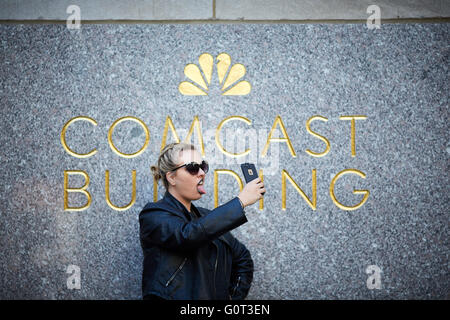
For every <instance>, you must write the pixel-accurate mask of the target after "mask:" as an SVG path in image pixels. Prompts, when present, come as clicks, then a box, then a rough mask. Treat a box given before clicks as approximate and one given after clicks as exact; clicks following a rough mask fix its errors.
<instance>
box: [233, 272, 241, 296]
mask: <svg viewBox="0 0 450 320" xmlns="http://www.w3.org/2000/svg"><path fill="white" fill-rule="evenodd" d="M240 281H241V276H239V277H238V281H237V283H236V286H235V287H234V289H233V293H232V294H231V295H232V296H234V294H235V293H236V289H237V287H238V286H239V282H240Z"/></svg>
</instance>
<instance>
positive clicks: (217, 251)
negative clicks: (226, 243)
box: [213, 242, 219, 298]
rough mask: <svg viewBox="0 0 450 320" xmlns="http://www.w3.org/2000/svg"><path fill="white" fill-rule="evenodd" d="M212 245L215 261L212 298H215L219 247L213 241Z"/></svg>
mask: <svg viewBox="0 0 450 320" xmlns="http://www.w3.org/2000/svg"><path fill="white" fill-rule="evenodd" d="M213 243H214V242H213ZM214 246H215V247H216V263H215V265H214V281H213V284H214V298H216V296H217V293H216V270H217V261H218V260H219V247H218V246H217V244H215V243H214Z"/></svg>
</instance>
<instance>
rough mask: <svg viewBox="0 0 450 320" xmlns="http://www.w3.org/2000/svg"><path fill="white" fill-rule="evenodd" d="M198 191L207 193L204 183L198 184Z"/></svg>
mask: <svg viewBox="0 0 450 320" xmlns="http://www.w3.org/2000/svg"><path fill="white" fill-rule="evenodd" d="M197 191H198V193H200V194H205V193H206V191H205V188H203V185H198V186H197Z"/></svg>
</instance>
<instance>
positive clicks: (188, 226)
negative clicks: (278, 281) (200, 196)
mask: <svg viewBox="0 0 450 320" xmlns="http://www.w3.org/2000/svg"><path fill="white" fill-rule="evenodd" d="M192 213H196V214H197V216H198V217H192V216H191V214H192ZM245 222H247V218H246V217H245V212H244V210H243V209H242V206H241V204H240V202H239V199H238V198H237V197H236V198H233V199H232V200H230V201H229V202H227V203H225V204H224V205H222V206H219V207H217V208H216V209H214V210H208V209H204V208H200V207H199V208H197V207H195V206H194V205H193V204H192V203H191V213H189V212H188V211H187V209H186V207H185V206H184V205H183V204H182V203H181V202H180V201H178V200H177V199H176V198H175V197H174V196H172V195H171V194H170V193H169V192H168V191H166V193H165V195H164V197H163V198H162V199H161V200H159V201H157V202H149V203H147V205H146V206H145V207H144V208H143V209H142V211H141V212H140V214H139V225H140V241H141V246H142V250H143V253H144V263H143V275H142V296H143V297H145V296H146V295H157V296H159V297H162V298H164V299H183V300H202V299H217V300H219V299H220V300H223V299H233V300H234V299H244V298H245V297H246V296H247V294H248V291H249V289H250V285H251V282H252V279H253V260H252V258H251V256H250V252H249V251H248V250H247V248H246V247H245V246H244V245H243V244H242V243H241V242H239V241H238V240H237V239H236V238H235V237H233V236H232V235H231V233H230V232H229V231H230V230H232V229H234V228H236V227H238V226H240V225H242V224H244V223H245Z"/></svg>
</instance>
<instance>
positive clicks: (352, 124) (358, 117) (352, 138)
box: [339, 116, 367, 157]
mask: <svg viewBox="0 0 450 320" xmlns="http://www.w3.org/2000/svg"><path fill="white" fill-rule="evenodd" d="M339 119H340V120H351V134H350V140H351V147H352V157H356V146H355V120H365V119H367V117H366V116H340V117H339Z"/></svg>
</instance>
